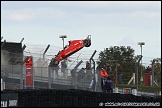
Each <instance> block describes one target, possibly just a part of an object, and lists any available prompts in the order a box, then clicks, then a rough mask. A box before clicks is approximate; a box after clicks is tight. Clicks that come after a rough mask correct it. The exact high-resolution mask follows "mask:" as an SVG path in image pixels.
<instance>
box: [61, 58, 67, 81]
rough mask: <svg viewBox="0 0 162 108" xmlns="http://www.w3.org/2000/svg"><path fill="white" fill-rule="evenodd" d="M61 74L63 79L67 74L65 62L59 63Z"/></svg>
mask: <svg viewBox="0 0 162 108" xmlns="http://www.w3.org/2000/svg"><path fill="white" fill-rule="evenodd" d="M61 72H62V73H63V78H66V73H67V64H66V60H63V61H62V62H61Z"/></svg>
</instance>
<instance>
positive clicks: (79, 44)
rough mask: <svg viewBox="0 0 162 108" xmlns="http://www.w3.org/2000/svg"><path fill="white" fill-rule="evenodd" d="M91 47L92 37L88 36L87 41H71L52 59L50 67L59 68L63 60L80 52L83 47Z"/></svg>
mask: <svg viewBox="0 0 162 108" xmlns="http://www.w3.org/2000/svg"><path fill="white" fill-rule="evenodd" d="M89 46H91V35H88V37H87V38H86V39H82V40H71V41H69V45H67V46H66V47H65V48H64V49H63V50H61V51H59V52H58V54H57V55H56V57H55V58H52V59H51V62H50V65H49V66H50V67H56V66H58V64H59V62H60V61H61V60H63V59H67V57H69V56H71V55H72V54H74V53H76V52H78V51H79V50H81V49H82V48H83V47H89Z"/></svg>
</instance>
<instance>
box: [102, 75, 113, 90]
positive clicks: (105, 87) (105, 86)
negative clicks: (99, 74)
mask: <svg viewBox="0 0 162 108" xmlns="http://www.w3.org/2000/svg"><path fill="white" fill-rule="evenodd" d="M113 88H114V83H113V81H112V80H111V77H110V76H108V77H107V79H106V81H105V82H104V84H103V92H108V93H113Z"/></svg>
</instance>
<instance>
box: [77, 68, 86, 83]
mask: <svg viewBox="0 0 162 108" xmlns="http://www.w3.org/2000/svg"><path fill="white" fill-rule="evenodd" d="M84 77H85V68H82V69H81V70H79V71H78V82H80V81H81V80H83V78H84Z"/></svg>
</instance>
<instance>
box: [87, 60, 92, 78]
mask: <svg viewBox="0 0 162 108" xmlns="http://www.w3.org/2000/svg"><path fill="white" fill-rule="evenodd" d="M86 80H87V81H91V80H92V70H91V64H90V62H89V61H87V62H86Z"/></svg>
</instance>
